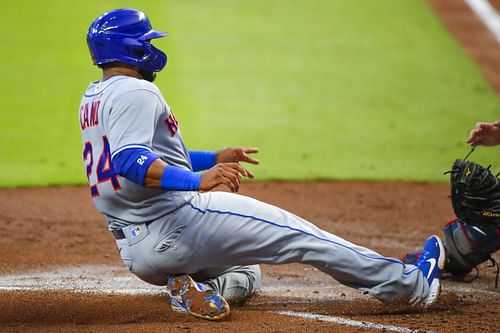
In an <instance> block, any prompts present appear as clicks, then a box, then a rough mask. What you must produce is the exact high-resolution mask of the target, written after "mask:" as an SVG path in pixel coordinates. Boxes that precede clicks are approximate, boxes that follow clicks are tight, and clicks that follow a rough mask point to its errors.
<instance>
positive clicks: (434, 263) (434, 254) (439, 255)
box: [415, 235, 446, 307]
mask: <svg viewBox="0 0 500 333" xmlns="http://www.w3.org/2000/svg"><path fill="white" fill-rule="evenodd" d="M445 258H446V254H445V250H444V246H443V243H442V242H441V239H440V238H439V237H438V236H436V235H432V236H430V237H429V238H427V240H426V241H425V244H424V248H423V249H422V253H421V254H420V256H419V257H418V260H417V262H416V263H415V266H417V267H418V268H419V269H420V271H422V274H423V275H424V277H425V278H426V279H427V282H428V284H429V295H427V297H426V298H425V299H424V300H423V305H424V307H428V306H430V305H432V304H434V303H435V302H436V300H437V298H438V297H439V293H440V292H441V285H440V281H439V279H440V278H441V272H442V270H443V268H444V264H445Z"/></svg>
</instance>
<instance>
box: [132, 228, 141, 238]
mask: <svg viewBox="0 0 500 333" xmlns="http://www.w3.org/2000/svg"><path fill="white" fill-rule="evenodd" d="M140 234H141V228H139V227H135V228H134V229H132V230H130V235H131V236H132V238H136V237H137V236H139V235H140Z"/></svg>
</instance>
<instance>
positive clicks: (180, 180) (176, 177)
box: [160, 165, 201, 191]
mask: <svg viewBox="0 0 500 333" xmlns="http://www.w3.org/2000/svg"><path fill="white" fill-rule="evenodd" d="M200 184H201V175H199V174H197V173H195V172H192V171H189V170H185V169H181V168H177V167H175V166H172V165H167V166H166V167H165V170H164V171H163V174H162V176H161V183H160V187H161V188H162V189H163V190H167V191H168V190H176V191H198V190H199V189H200Z"/></svg>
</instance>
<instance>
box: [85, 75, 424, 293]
mask: <svg viewBox="0 0 500 333" xmlns="http://www.w3.org/2000/svg"><path fill="white" fill-rule="evenodd" d="M80 126H81V131H82V138H83V160H84V164H85V168H86V172H87V176H88V178H89V182H90V185H91V194H92V196H93V199H94V203H95V205H96V207H97V209H98V210H99V211H100V212H101V213H103V214H104V215H106V217H107V219H108V221H109V227H110V228H111V229H117V228H121V230H122V231H123V234H124V237H120V238H118V239H117V241H116V242H117V246H118V248H119V250H120V255H121V257H122V259H123V261H124V263H125V264H126V265H127V266H128V268H129V269H130V270H131V271H132V272H133V273H135V274H136V275H137V276H138V277H140V278H141V279H143V280H145V281H147V282H150V283H153V284H158V285H164V284H166V281H167V276H168V275H169V274H179V273H186V274H191V275H193V276H195V277H199V278H200V279H208V280H206V282H207V284H209V285H210V286H212V287H213V288H215V289H217V290H218V291H219V292H220V293H221V295H222V296H224V297H226V298H228V301H231V298H237V297H236V296H235V295H239V296H240V297H241V296H244V295H246V293H248V292H251V291H253V290H254V289H255V288H256V287H257V286H258V280H259V279H260V278H259V277H260V274H259V271H258V268H257V266H252V265H254V264H260V263H267V264H282V263H291V262H299V263H305V264H309V265H312V266H314V267H316V268H318V269H319V270H321V271H323V272H325V273H327V274H329V275H331V276H332V277H333V278H335V279H336V280H337V281H339V282H341V283H343V284H345V285H347V286H351V287H354V288H359V289H363V290H366V291H368V292H369V293H370V294H372V295H373V296H375V297H377V298H378V299H381V300H384V301H389V300H396V299H406V300H410V301H411V302H418V301H421V300H422V299H424V298H425V297H426V296H427V295H428V294H429V286H428V284H427V281H426V279H425V277H424V276H423V274H422V272H421V271H420V270H419V269H418V268H417V267H415V266H413V265H404V264H403V263H402V262H401V261H399V260H397V259H392V258H385V257H383V256H381V255H380V254H378V253H376V252H374V251H371V250H369V249H366V248H363V247H361V246H357V245H355V244H352V243H350V242H348V241H346V240H344V239H342V238H340V237H338V236H336V235H333V234H331V233H328V232H326V231H324V230H321V229H319V228H317V227H316V226H315V225H313V224H311V223H309V222H308V221H306V220H304V219H302V218H300V217H298V216H296V215H294V214H292V213H289V212H287V211H285V210H283V209H280V208H278V207H275V206H272V205H268V204H266V203H263V202H260V201H258V200H254V199H251V198H247V197H244V196H240V195H237V194H233V193H223V192H207V193H198V192H187V191H186V192H184V191H160V190H152V189H147V188H143V187H141V186H139V185H136V184H135V183H132V182H130V181H128V180H127V179H125V178H122V177H119V176H117V175H115V174H114V173H113V168H112V165H111V158H112V156H113V154H116V153H118V152H120V151H122V150H123V149H126V148H127V147H143V148H146V149H150V150H152V151H154V152H155V153H156V154H158V155H160V156H161V158H162V159H163V160H165V161H166V163H167V164H171V165H174V166H177V167H180V168H185V169H191V165H190V161H189V155H188V152H187V150H186V147H185V145H184V143H183V140H182V137H181V134H180V129H179V125H178V123H177V121H176V120H175V117H174V116H173V114H172V112H171V110H170V109H169V107H168V105H167V103H166V102H165V100H164V99H163V97H162V95H161V94H160V92H159V90H158V89H157V88H156V86H155V85H153V84H152V83H149V82H147V81H144V80H139V79H135V78H131V77H125V76H116V77H112V78H110V79H108V80H106V81H104V82H94V83H91V84H90V86H89V88H88V89H87V91H86V92H85V95H84V96H83V99H82V103H81V106H80ZM241 265H247V266H241ZM237 290H240V291H237Z"/></svg>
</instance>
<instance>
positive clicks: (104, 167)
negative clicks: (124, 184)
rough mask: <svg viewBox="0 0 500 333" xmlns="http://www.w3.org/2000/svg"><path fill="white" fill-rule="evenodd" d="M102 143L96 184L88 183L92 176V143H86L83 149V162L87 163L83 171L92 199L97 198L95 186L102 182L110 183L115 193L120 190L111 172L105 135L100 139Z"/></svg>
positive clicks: (116, 179)
mask: <svg viewBox="0 0 500 333" xmlns="http://www.w3.org/2000/svg"><path fill="white" fill-rule="evenodd" d="M102 143H103V145H102V151H101V154H100V156H99V160H98V162H97V167H96V170H95V171H96V176H97V184H92V183H90V176H91V175H92V171H93V170H92V168H93V166H94V153H93V147H92V142H90V141H86V142H85V145H84V147H83V161H84V162H87V163H86V167H85V171H86V173H87V179H88V180H89V183H90V194H91V195H92V197H97V196H99V189H98V188H97V185H98V184H101V183H104V182H108V181H109V182H111V186H112V187H113V190H115V191H118V190H120V189H121V185H120V182H119V181H118V176H117V175H116V174H115V172H114V171H113V168H112V165H111V152H110V150H109V142H108V138H107V137H106V136H105V135H104V136H103V137H102Z"/></svg>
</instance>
